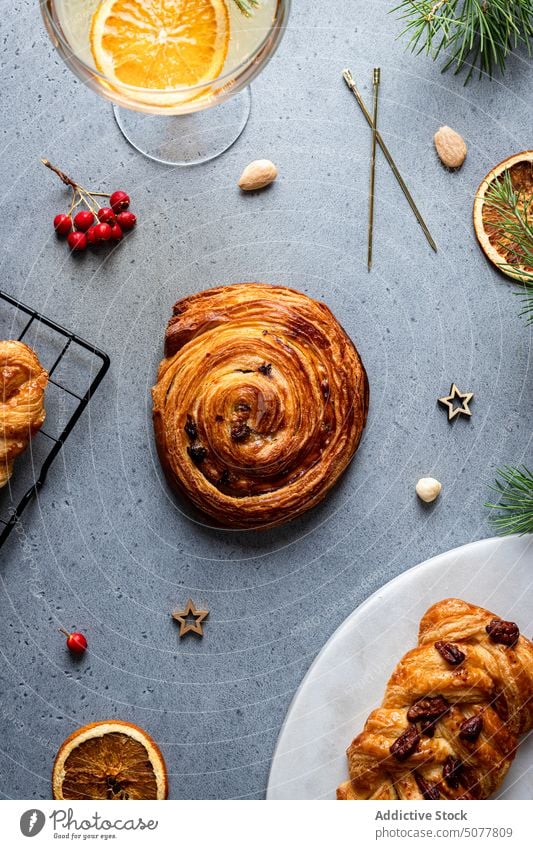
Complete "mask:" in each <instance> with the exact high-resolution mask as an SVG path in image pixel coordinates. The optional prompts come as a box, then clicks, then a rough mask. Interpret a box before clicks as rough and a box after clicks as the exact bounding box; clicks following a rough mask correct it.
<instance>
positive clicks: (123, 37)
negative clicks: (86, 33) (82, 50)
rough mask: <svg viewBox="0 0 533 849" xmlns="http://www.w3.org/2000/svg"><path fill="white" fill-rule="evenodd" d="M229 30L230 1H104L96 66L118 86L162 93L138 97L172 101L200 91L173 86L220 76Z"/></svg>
mask: <svg viewBox="0 0 533 849" xmlns="http://www.w3.org/2000/svg"><path fill="white" fill-rule="evenodd" d="M229 34H230V23H229V13H228V7H227V4H226V0H103V2H101V3H100V5H99V6H98V7H97V9H96V11H95V13H94V15H93V19H92V25H91V34H90V40H91V50H92V54H93V58H94V62H95V65H96V68H97V69H98V70H99V71H100V72H101V73H102V74H104V75H105V76H106V77H107V80H108V81H109V83H110V84H111V85H112V86H113V87H114V88H117V89H119V90H120V88H121V86H124V85H125V86H134V87H136V88H141V89H149V90H151V91H154V92H156V91H157V92H160V93H161V95H159V96H157V97H156V96H155V95H151V94H150V93H148V94H141V95H139V101H140V102H145V103H148V104H150V103H153V104H155V105H161V106H168V105H171V104H172V103H173V102H176V103H179V102H183V101H184V100H188V99H192V98H193V97H196V96H198V90H197V89H195V90H194V91H193V92H190V91H189V92H187V91H184V92H183V93H182V94H181V95H180V94H179V93H178V94H177V95H176V94H174V96H173V97H171V96H170V92H171V91H173V90H175V89H191V88H193V87H197V86H201V85H202V84H206V83H209V82H211V81H212V80H214V79H216V78H217V77H218V76H219V75H220V73H221V71H222V68H223V67H224V62H225V61H226V56H227V53H228V45H229ZM165 92H169V94H166V95H165V94H164V93H165ZM130 97H133V99H135V95H133V94H131V93H130Z"/></svg>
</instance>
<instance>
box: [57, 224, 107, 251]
mask: <svg viewBox="0 0 533 849" xmlns="http://www.w3.org/2000/svg"><path fill="white" fill-rule="evenodd" d="M107 226H108V225H107V224H106V227H107ZM67 242H68V243H69V247H70V248H71V249H72V250H73V251H84V250H85V248H86V247H87V236H86V235H85V233H80V232H79V231H78V230H74V232H73V233H69V234H68V236H67Z"/></svg>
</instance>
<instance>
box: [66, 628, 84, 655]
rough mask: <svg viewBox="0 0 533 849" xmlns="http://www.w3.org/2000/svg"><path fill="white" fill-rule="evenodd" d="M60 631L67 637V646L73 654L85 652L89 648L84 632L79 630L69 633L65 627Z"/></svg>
mask: <svg viewBox="0 0 533 849" xmlns="http://www.w3.org/2000/svg"><path fill="white" fill-rule="evenodd" d="M60 632H61V633H62V634H64V635H65V637H66V638H67V648H68V650H69V651H71V652H72V654H83V652H84V651H85V649H86V648H87V640H86V639H85V637H84V636H83V634H80V633H78V632H77V631H75V632H74V633H72V634H69V633H68V631H64V630H63V628H60Z"/></svg>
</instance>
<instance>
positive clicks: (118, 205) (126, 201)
mask: <svg viewBox="0 0 533 849" xmlns="http://www.w3.org/2000/svg"><path fill="white" fill-rule="evenodd" d="M109 205H110V207H111V209H112V210H113V212H122V210H123V209H127V208H128V206H129V205H130V196H129V195H127V194H126V192H123V191H120V190H119V191H117V192H113V194H112V195H111V197H110V198H109Z"/></svg>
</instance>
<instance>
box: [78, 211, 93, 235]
mask: <svg viewBox="0 0 533 849" xmlns="http://www.w3.org/2000/svg"><path fill="white" fill-rule="evenodd" d="M93 223H94V215H93V213H92V212H90V210H88V209H82V210H80V212H77V213H76V215H75V216H74V226H75V227H76V229H77V230H81V231H82V233H85V231H86V230H88V229H89V227H91V226H92V224H93Z"/></svg>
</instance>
